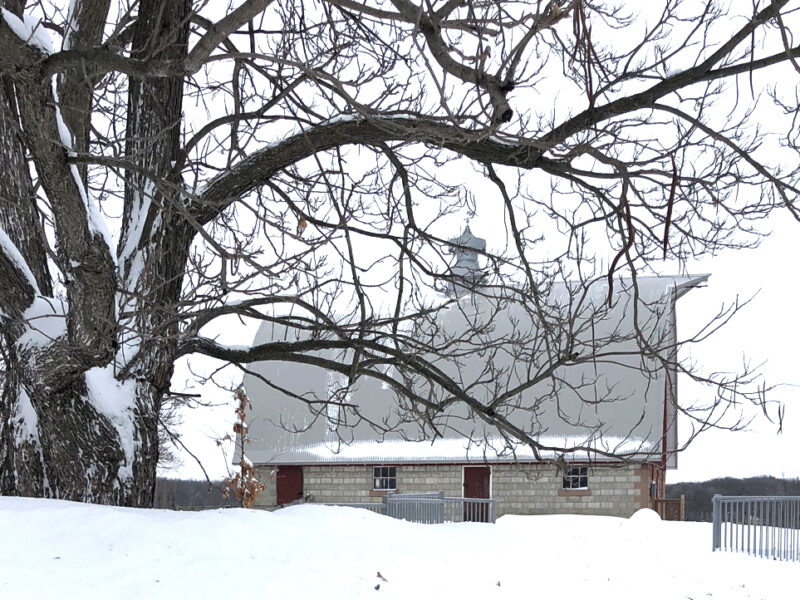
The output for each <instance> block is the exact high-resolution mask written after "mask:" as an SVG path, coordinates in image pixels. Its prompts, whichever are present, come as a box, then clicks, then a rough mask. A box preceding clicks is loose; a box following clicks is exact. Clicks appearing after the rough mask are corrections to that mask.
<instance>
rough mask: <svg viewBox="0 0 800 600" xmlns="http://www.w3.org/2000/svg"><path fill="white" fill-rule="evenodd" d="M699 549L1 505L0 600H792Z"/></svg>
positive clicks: (638, 532)
mask: <svg viewBox="0 0 800 600" xmlns="http://www.w3.org/2000/svg"><path fill="white" fill-rule="evenodd" d="M710 546H711V528H710V525H708V524H703V523H671V522H661V521H660V520H659V519H658V517H657V516H656V515H655V513H653V512H651V511H640V512H639V513H637V514H636V515H634V516H633V517H632V518H631V519H618V518H614V517H586V516H568V515H561V516H534V517H527V516H526V517H523V516H505V517H502V518H500V519H499V520H498V522H497V524H496V525H486V524H477V523H461V524H446V525H417V524H412V523H406V522H402V521H397V520H394V519H390V518H387V517H383V516H380V515H376V514H373V513H370V512H367V511H365V510H359V509H355V508H341V507H327V506H314V505H305V506H295V507H292V508H287V509H283V510H280V511H276V512H274V513H268V512H261V511H253V510H243V509H228V510H214V511H205V512H172V511H165V510H137V509H124V508H109V507H101V506H92V505H84V504H75V503H70V502H62V501H53V500H30V499H20V498H0V598H9V599H11V598H13V599H15V600H19V599H27V598H34V599H40V598H41V599H48V600H49V599H68V598H76V599H78V598H80V599H81V600H92V599H95V598H98V599H99V598H102V599H103V600H117V599H126V598H146V599H148V600H150V599H160V598H164V599H167V598H168V599H170V600H178V599H183V598H186V599H189V600H197V599H200V598H214V599H216V600H218V599H220V598H252V599H261V598H264V599H267V598H285V599H287V600H303V599H314V600H317V599H319V600H332V599H336V598H342V599H348V600H349V599H353V598H372V599H375V600H378V599H388V598H402V599H404V600H409V599H422V598H435V599H437V600H441V599H445V600H446V599H450V598H453V599H459V600H461V599H471V598H475V599H484V598H514V599H522V598H531V599H559V600H560V599H567V600H568V599H572V598H576V599H582V600H583V599H586V600H606V599H608V600H642V599H647V600H658V599H665V600H666V599H669V600H685V599H687V598H692V599H694V600H707V599H709V598H717V599H720V600H738V599H742V598H752V599H765V600H766V599H769V600H778V599H787V600H788V599H792V600H796V599H797V598H798V597H800V591H799V590H800V563H779V562H774V561H770V560H765V559H759V558H753V557H749V556H745V555H736V554H723V553H712V552H711V550H710ZM378 573H380V575H381V576H382V577H383V579H382V578H381V577H379V576H378ZM378 585H380V588H376V586H378Z"/></svg>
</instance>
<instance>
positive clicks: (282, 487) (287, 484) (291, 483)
mask: <svg viewBox="0 0 800 600" xmlns="http://www.w3.org/2000/svg"><path fill="white" fill-rule="evenodd" d="M275 479H276V482H275V487H276V488H277V491H278V494H277V495H278V498H277V503H278V504H289V503H290V502H294V501H295V500H300V499H301V498H302V497H303V467H298V466H295V465H282V466H280V467H278V473H277V475H276V478H275Z"/></svg>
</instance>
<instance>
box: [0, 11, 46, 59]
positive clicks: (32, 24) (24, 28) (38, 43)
mask: <svg viewBox="0 0 800 600" xmlns="http://www.w3.org/2000/svg"><path fill="white" fill-rule="evenodd" d="M0 11H2V13H3V19H4V20H5V22H6V25H8V26H9V28H10V29H11V31H13V32H14V34H15V35H16V36H17V37H18V38H19V39H21V40H22V41H23V42H25V43H26V44H28V45H29V46H33V47H34V48H36V49H38V50H41V51H42V52H44V53H45V54H52V53H53V40H52V39H50V34H49V33H47V31H45V29H44V26H43V25H42V22H41V21H40V20H39V19H37V18H36V17H34V16H32V15H22V19H20V18H19V17H18V16H17V15H15V14H14V13H12V12H10V11H8V10H6V9H5V8H0Z"/></svg>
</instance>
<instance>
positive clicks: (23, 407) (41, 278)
mask: <svg viewBox="0 0 800 600" xmlns="http://www.w3.org/2000/svg"><path fill="white" fill-rule="evenodd" d="M0 4H2V0H0ZM108 4H109V3H108V2H107V0H97V2H93V3H88V4H87V3H81V6H80V8H81V10H78V11H77V12H76V14H74V15H72V16H73V18H74V19H77V20H78V21H80V22H79V23H75V24H74V27H73V29H74V32H73V34H71V35H70V36H68V39H70V40H71V42H72V43H73V45H74V46H75V47H79V46H87V47H88V46H92V45H95V44H97V43H99V40H100V36H101V30H102V27H100V26H99V25H98V24H102V23H103V22H104V21H105V13H106V12H107V10H108ZM139 11H140V18H139V19H138V20H137V22H136V24H135V25H134V35H133V51H132V54H133V55H134V56H136V57H138V58H142V59H146V58H152V57H163V58H178V59H180V58H182V57H183V56H184V55H185V53H186V44H187V39H188V18H189V14H190V3H189V2H187V1H184V0H181V1H178V2H173V1H164V0H143V1H142V2H140V5H139ZM2 26H3V24H2V23H0V27H2ZM6 39H7V40H10V41H11V44H12V48H13V50H14V51H18V55H16V56H15V59H16V60H18V61H19V62H21V63H24V64H25V65H26V67H28V68H27V70H26V71H25V73H24V75H21V76H19V77H17V78H16V79H15V80H13V81H11V80H8V81H4V83H5V86H4V87H3V88H2V89H0V139H1V140H2V142H3V143H0V160H2V164H4V165H6V166H7V172H8V171H13V170H14V169H15V170H16V172H17V175H16V176H11V177H8V178H7V179H4V181H3V182H0V192H2V193H3V195H4V196H6V197H7V198H10V200H11V201H10V202H5V203H0V229H2V230H3V231H4V232H5V233H6V234H7V235H8V237H9V239H10V241H11V243H12V244H13V245H14V246H15V247H16V248H17V249H18V250H19V252H20V254H22V256H23V257H24V259H25V261H26V262H27V263H28V265H29V266H30V268H31V271H32V272H33V274H34V279H35V281H31V280H29V279H28V278H27V275H26V273H25V271H24V269H21V268H19V265H17V264H16V263H15V262H14V260H9V259H8V256H6V257H5V258H4V255H3V253H1V252H0V276H5V278H6V279H9V280H10V281H12V283H13V285H10V286H8V289H6V290H0V300H2V305H3V306H4V307H6V313H7V314H8V316H9V317H11V318H9V319H5V320H4V321H3V322H2V323H0V327H1V328H0V336H1V338H0V351H2V352H1V354H0V357H1V358H2V364H3V366H4V371H5V374H4V375H2V372H0V377H2V379H0V385H1V386H2V405H1V406H0V493H2V494H4V495H22V496H37V497H50V498H61V499H67V500H76V501H84V502H95V503H102V504H118V505H126V506H151V505H152V501H153V494H154V490H155V480H156V466H157V463H158V414H159V410H160V406H161V400H162V398H163V396H164V394H165V393H166V392H167V391H168V390H169V385H170V379H171V377H172V372H173V363H174V360H175V344H176V340H175V337H176V334H177V332H178V323H177V321H176V320H175V319H174V318H173V316H174V314H175V313H174V310H173V309H174V307H175V306H177V305H178V303H179V300H180V292H181V285H182V280H183V272H184V267H185V264H186V260H187V256H188V250H189V246H190V244H191V240H192V237H193V231H192V230H191V228H190V227H189V226H188V225H187V224H186V220H185V218H183V215H182V214H181V213H180V212H179V211H178V210H177V209H176V208H175V207H176V206H179V204H180V202H181V198H180V196H179V194H178V193H177V192H175V191H174V190H177V189H179V187H180V186H179V184H180V178H181V176H180V173H177V174H175V173H173V172H172V171H173V165H174V164H175V162H174V161H175V160H176V158H177V154H178V152H179V148H180V146H179V144H180V123H181V106H182V104H181V103H182V96H183V77H182V76H176V77H171V78H164V79H155V80H152V79H144V80H137V79H135V78H132V79H131V81H130V85H129V88H130V102H131V103H130V104H129V106H130V107H132V108H130V109H129V112H128V140H129V145H128V148H127V150H128V155H129V157H130V158H131V159H133V160H135V161H136V162H137V164H138V165H139V166H140V167H141V169H130V170H128V171H127V173H126V181H125V183H126V193H125V206H124V217H125V218H124V225H123V231H122V235H121V240H120V247H119V270H117V267H116V266H114V265H113V258H112V257H111V255H110V250H111V249H110V248H108V246H107V244H106V243H105V242H104V241H103V239H102V235H101V233H102V232H99V231H97V230H96V229H93V228H92V214H91V213H92V206H91V203H92V200H91V199H88V200H87V198H88V194H87V193H86V191H85V189H81V188H82V187H84V185H85V181H86V172H85V170H82V171H81V172H80V175H79V177H77V178H76V177H73V176H72V175H71V173H70V169H71V167H70V166H69V164H68V162H67V160H66V157H67V153H68V152H74V151H85V150H86V148H87V145H88V140H89V127H90V119H89V118H88V114H89V110H90V107H91V84H92V82H91V77H89V78H87V77H86V75H85V74H84V73H83V71H82V69H71V70H69V71H68V72H67V73H65V75H64V77H62V78H61V79H59V85H58V87H59V91H60V92H61V94H59V96H58V97H57V98H56V97H54V95H53V94H52V93H51V88H50V85H49V83H42V82H47V81H48V80H47V78H46V77H44V76H43V75H42V73H41V72H40V71H37V67H36V65H37V64H38V63H39V62H41V60H40V55H39V54H37V51H36V49H35V48H31V46H28V45H24V44H21V43H18V39H17V38H15V37H13V36H7V37H6ZM18 96H24V97H25V102H26V103H25V104H24V105H23V106H19V107H17V106H16V105H15V103H14V99H15V97H18ZM65 103H66V104H68V106H65ZM62 106H64V109H63V110H62ZM54 107H55V108H54ZM18 109H19V110H18ZM59 119H61V120H63V122H65V123H66V124H67V126H68V127H69V129H70V133H71V137H72V143H73V147H72V148H69V147H67V143H66V142H65V141H64V136H63V134H62V131H61V126H60V125H58V127H57V121H58V120H59ZM20 123H21V125H22V127H21V129H20V128H19V124H20ZM59 137H61V140H62V143H63V144H64V146H61V147H60V146H58V145H56V144H53V143H52V140H54V139H59ZM26 146H27V148H28V149H29V150H30V154H31V156H32V157H33V161H34V163H35V165H36V171H37V175H38V176H39V178H40V183H41V184H42V186H43V187H44V189H45V191H46V193H47V195H48V198H50V200H51V203H52V206H53V213H54V221H55V230H56V234H57V236H58V251H59V254H58V257H57V264H58V266H59V268H60V269H61V271H62V274H63V281H64V283H65V287H66V291H67V294H66V295H67V300H66V301H64V300H63V299H57V298H52V297H51V296H52V294H53V290H52V287H51V283H50V281H51V277H50V273H49V272H48V270H47V260H46V253H45V250H44V248H45V244H44V239H43V234H42V233H41V232H42V228H41V226H40V224H39V223H38V217H37V214H38V213H37V210H36V199H35V196H34V194H33V191H32V190H33V187H32V185H31V181H30V176H29V174H28V170H27V169H28V165H27V162H26V160H25V147H26ZM143 172H146V175H144V174H143ZM170 184H172V185H170ZM82 198H83V199H82ZM150 208H152V210H149V209H150ZM133 213H138V214H140V215H141V217H142V221H141V222H140V223H139V225H141V227H138V228H137V227H135V225H136V223H135V219H132V214H133ZM157 213H158V214H159V218H158V219H156V218H155V217H154V215H155V214H157ZM87 222H88V223H89V229H88V230H86V228H85V225H86V223H87ZM132 226H134V227H133V228H131V227H132ZM166 232H169V233H166ZM134 238H135V239H134ZM12 258H13V257H12ZM4 261H5V262H4ZM120 288H122V289H121V291H119V292H117V290H119V289H120ZM115 299H116V300H115ZM109 301H110V302H109ZM115 301H116V303H117V307H116V311H114V310H111V309H113V303H114V302H115ZM62 306H65V307H66V309H65V310H63V311H61V310H60V308H59V307H62ZM7 307H11V308H10V309H9V308H7ZM54 308H55V310H54ZM9 312H10V314H9ZM112 313H113V314H112ZM37 330H41V331H37ZM53 331H55V333H53ZM165 340H166V342H165Z"/></svg>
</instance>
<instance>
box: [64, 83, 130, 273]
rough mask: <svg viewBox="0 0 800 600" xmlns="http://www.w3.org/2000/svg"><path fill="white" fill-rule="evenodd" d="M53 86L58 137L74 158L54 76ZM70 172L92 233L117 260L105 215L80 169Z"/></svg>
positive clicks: (73, 147) (73, 149)
mask: <svg viewBox="0 0 800 600" xmlns="http://www.w3.org/2000/svg"><path fill="white" fill-rule="evenodd" d="M51 86H52V89H53V100H55V110H56V124H57V125H58V135H59V137H60V138H61V143H62V144H63V145H64V148H66V150H67V154H69V155H70V156H74V155H75V140H74V138H73V136H72V132H71V131H70V130H69V127H68V126H67V122H66V121H65V120H64V116H63V115H62V114H61V104H60V101H59V98H58V81H57V77H55V76H53V77H52V78H51ZM69 170H70V173H71V174H72V178H73V179H74V180H75V186H76V187H77V188H78V192H79V193H80V195H81V199H82V200H83V204H84V206H85V207H86V216H87V218H88V221H89V229H90V231H91V232H92V233H97V234H100V236H102V238H103V240H105V242H106V244H107V245H108V251H109V254H110V256H111V258H112V260H113V259H115V257H116V253H115V252H114V244H113V241H112V239H111V233H109V231H108V227H107V226H106V221H105V219H104V218H103V215H102V214H100V210H99V209H98V207H97V205H96V204H95V202H94V200H92V199H90V198H89V196H88V194H87V193H86V187H85V186H84V185H83V181H82V180H81V176H80V173H78V167H77V166H75V165H74V164H70V165H69Z"/></svg>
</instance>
